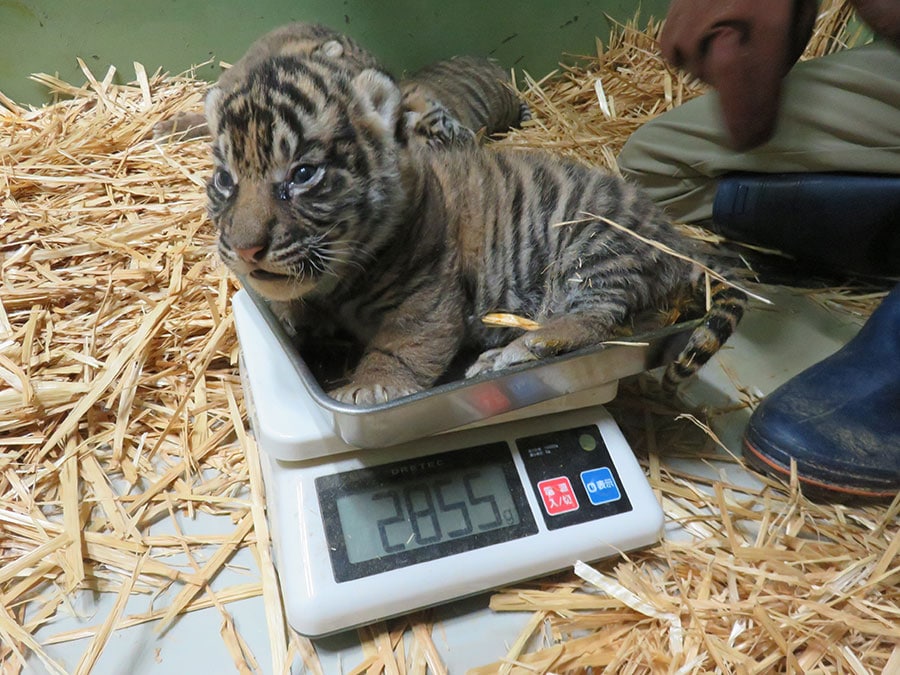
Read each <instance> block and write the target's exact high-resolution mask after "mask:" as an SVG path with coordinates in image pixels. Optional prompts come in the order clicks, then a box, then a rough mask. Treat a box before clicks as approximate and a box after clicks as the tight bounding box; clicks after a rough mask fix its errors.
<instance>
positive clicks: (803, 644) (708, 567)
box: [0, 3, 900, 673]
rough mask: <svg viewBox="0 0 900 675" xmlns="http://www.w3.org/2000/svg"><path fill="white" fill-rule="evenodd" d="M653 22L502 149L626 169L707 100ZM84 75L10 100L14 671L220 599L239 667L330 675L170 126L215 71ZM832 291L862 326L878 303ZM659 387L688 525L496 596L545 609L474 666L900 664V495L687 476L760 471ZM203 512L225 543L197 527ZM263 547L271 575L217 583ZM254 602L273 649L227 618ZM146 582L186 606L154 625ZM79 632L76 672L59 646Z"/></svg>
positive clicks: (208, 234) (423, 662) (578, 68)
mask: <svg viewBox="0 0 900 675" xmlns="http://www.w3.org/2000/svg"><path fill="white" fill-rule="evenodd" d="M847 16H848V12H847V10H846V8H845V7H844V6H843V4H842V3H833V4H832V5H829V7H828V9H827V11H825V12H824V14H823V17H822V20H821V21H820V24H819V29H818V31H817V34H816V39H815V40H814V42H813V44H812V45H811V47H810V49H811V51H812V52H813V53H817V54H820V53H824V52H825V51H827V50H830V49H833V48H840V47H841V46H842V45H841V41H842V40H845V39H846V36H847V29H846V25H847ZM656 30H657V27H656V26H655V25H649V26H648V27H646V28H645V29H643V30H637V29H635V28H634V27H633V26H628V27H620V29H618V30H617V31H616V34H615V36H614V37H613V39H612V40H611V42H610V44H609V45H606V46H603V47H600V48H599V49H598V56H596V57H591V58H582V59H579V60H578V62H577V65H575V66H571V67H567V68H566V69H564V70H563V71H562V72H560V73H556V74H554V75H553V76H551V77H548V78H545V79H544V80H542V81H540V82H536V81H533V80H527V81H526V82H524V83H523V82H520V83H519V84H520V87H522V88H523V89H524V90H525V91H526V95H527V96H528V98H529V101H530V103H531V105H532V107H533V109H534V110H535V117H536V121H535V122H534V123H532V124H531V125H530V126H528V127H527V128H526V129H523V130H521V131H519V132H516V133H515V134H513V135H511V136H510V137H509V138H508V139H506V140H505V141H503V142H506V143H510V144H516V145H539V146H542V147H549V148H552V149H555V150H557V151H560V152H563V153H566V154H571V155H575V156H578V157H580V158H582V159H586V160H587V161H590V162H594V163H596V164H603V165H607V166H609V167H611V168H614V165H615V160H614V158H615V154H616V152H617V151H618V149H619V147H620V146H621V144H622V142H624V139H625V138H626V137H627V135H628V134H629V133H630V132H631V131H633V130H634V129H635V128H636V127H637V126H638V125H640V124H641V123H642V122H644V121H646V120H647V119H649V118H650V117H652V116H654V115H656V114H658V113H659V112H661V111H663V110H665V109H667V108H669V107H671V106H673V105H677V104H678V103H679V102H681V101H682V100H686V99H688V98H690V97H691V96H694V95H696V94H697V93H698V92H699V90H700V88H699V86H698V85H697V84H696V83H693V82H691V81H688V80H685V79H684V78H683V77H681V76H679V75H677V74H676V73H674V72H671V71H669V70H667V69H666V68H664V67H663V66H662V62H661V61H660V60H659V57H658V56H657V52H656V47H655V41H654V37H653V36H654V35H655V33H656ZM84 71H85V75H86V77H87V82H86V83H85V84H84V85H83V86H79V87H75V86H72V85H70V84H68V83H65V82H61V81H59V80H57V79H55V78H53V77H49V76H38V77H39V79H40V80H41V81H43V82H44V83H45V84H46V85H47V86H48V87H49V88H50V89H51V90H52V91H54V92H56V93H57V94H58V98H59V100H58V102H56V103H55V104H53V105H49V106H45V107H43V108H40V109H37V110H32V109H24V108H21V107H19V106H18V105H16V104H15V103H13V102H12V101H10V100H8V99H6V98H5V97H2V95H0V106H2V107H0V264H2V268H0V269H2V287H0V670H2V672H4V673H14V672H19V671H20V670H21V669H22V668H23V663H24V659H26V658H27V659H28V660H29V662H30V663H32V664H35V666H36V667H38V668H40V669H43V670H46V671H48V672H89V671H90V670H91V668H92V666H93V665H94V664H95V663H96V661H97V659H98V657H99V656H100V654H101V653H102V651H103V649H104V647H105V645H106V644H107V642H108V640H109V639H110V636H111V635H112V634H113V632H114V631H116V630H117V629H119V628H122V627H125V626H132V625H136V624H140V623H151V624H153V625H154V626H155V627H156V629H157V630H159V631H164V630H168V629H172V630H177V629H178V625H177V622H178V617H179V616H180V615H181V614H183V613H185V612H191V611H194V610H197V609H200V608H206V607H216V608H217V609H218V611H219V612H220V614H221V617H222V628H221V635H222V641H223V645H224V647H225V648H226V649H227V650H228V653H229V654H230V655H231V657H232V658H233V660H234V663H235V668H236V670H238V671H240V672H253V671H265V672H284V671H286V670H287V669H288V668H289V667H290V664H292V663H294V664H299V663H302V664H304V665H305V667H306V668H307V669H308V671H309V672H313V673H317V672H322V669H321V665H320V664H319V662H318V658H317V656H316V653H315V647H314V645H313V644H312V643H310V642H309V641H307V640H305V639H304V638H301V637H299V636H297V635H295V634H293V633H292V632H291V631H290V629H289V628H288V627H287V626H286V624H285V621H284V616H283V613H282V610H281V605H280V601H279V596H278V593H279V591H278V587H277V582H276V577H275V572H274V569H273V567H272V562H271V557H270V554H269V550H268V532H267V529H266V522H265V503H264V496H263V490H262V485H261V482H260V478H259V472H258V465H257V462H256V457H257V448H256V446H255V444H254V443H253V440H252V438H250V437H249V436H248V432H247V431H246V430H245V427H246V417H245V412H244V409H243V403H242V395H241V389H240V386H239V380H238V376H237V369H236V363H237V349H238V346H237V341H236V337H235V332H234V325H233V320H232V316H231V313H230V307H229V297H230V295H231V294H232V292H233V291H234V290H235V288H236V283H235V281H234V280H233V279H231V278H230V277H229V276H228V275H227V273H226V271H225V270H224V268H223V267H222V266H221V265H220V264H219V263H218V261H217V260H216V257H215V254H214V246H213V241H214V238H213V232H212V229H211V226H210V224H209V222H208V221H207V219H206V216H205V210H204V201H205V196H204V190H203V186H204V180H205V176H206V174H207V173H208V170H209V164H210V162H209V157H208V153H207V148H206V146H205V144H204V142H203V141H190V142H168V143H162V144H154V143H153V142H152V141H151V140H148V136H149V134H150V133H151V130H152V127H153V125H154V123H156V122H157V121H159V120H161V119H163V118H164V117H166V116H169V115H172V114H174V113H175V112H177V111H180V110H195V109H197V108H198V107H199V106H200V102H201V99H202V96H203V91H204V88H205V83H203V82H200V81H198V80H196V79H194V78H193V77H191V76H190V75H185V76H180V77H171V76H165V75H160V74H157V75H154V76H152V77H148V76H147V75H146V73H145V72H144V69H143V68H142V67H140V66H139V65H138V64H136V80H135V82H133V83H131V84H128V85H117V84H113V82H112V80H113V78H112V73H111V72H110V73H108V74H107V76H106V77H105V78H104V79H102V80H98V79H96V78H95V77H94V75H92V74H91V73H90V72H89V71H88V70H87V68H84ZM598 78H599V79H600V80H601V82H602V95H601V98H602V99H603V101H604V103H605V106H606V108H607V111H608V112H604V111H603V110H602V109H601V105H600V104H599V102H598V101H599V99H598V94H599V88H598V87H597V86H596V82H597V80H598ZM698 234H699V233H698ZM844 296H846V297H847V298H849V299H848V300H847V301H846V302H844V301H842V298H843V297H844ZM820 297H821V299H822V301H823V302H828V303H832V304H834V303H837V304H839V305H840V306H841V307H843V308H844V309H845V310H846V311H854V312H858V313H860V314H863V315H865V314H866V313H867V312H868V311H869V310H870V309H871V306H872V305H873V304H874V303H875V302H877V300H878V297H879V295H878V294H875V295H874V296H873V297H871V298H870V297H867V296H862V295H860V294H858V293H852V292H851V293H846V292H845V293H843V294H842V295H841V294H838V293H837V292H831V293H822V294H820ZM641 387H642V383H641V381H637V382H633V383H630V384H629V386H627V387H624V388H623V392H622V394H621V395H620V397H619V398H618V399H617V401H616V402H615V405H614V413H615V414H616V416H617V417H618V419H619V421H620V423H621V424H622V425H623V428H624V430H625V431H626V434H627V435H628V436H629V437H630V440H631V442H632V444H633V445H634V447H635V449H636V451H637V453H638V454H639V456H640V457H641V460H642V462H643V463H644V464H645V466H646V468H647V471H648V473H649V475H650V479H651V482H652V485H653V487H654V488H655V490H656V491H657V494H658V495H659V497H660V499H661V500H662V503H663V506H664V509H665V512H666V514H667V518H668V521H669V522H670V524H672V525H674V524H676V523H677V524H680V525H681V526H683V533H686V535H689V537H688V536H682V537H672V538H670V539H669V540H667V541H665V542H663V543H661V544H659V545H658V546H656V547H653V548H651V549H649V550H646V551H642V552H640V553H637V554H633V555H631V556H622V557H621V558H619V559H617V560H612V561H607V562H604V563H599V564H597V565H595V567H594V568H578V569H577V570H575V572H577V574H575V573H566V574H562V575H559V576H556V577H553V578H550V579H546V580H542V581H540V582H536V583H531V584H527V585H524V586H522V587H518V588H510V589H506V590H502V591H499V592H497V593H496V594H495V595H494V597H493V599H492V601H491V606H492V608H493V609H494V610H495V611H498V612H500V611H519V612H531V613H532V615H531V620H530V621H529V622H528V626H527V628H526V630H525V631H524V632H523V634H522V635H521V636H520V639H519V640H518V641H516V643H514V644H512V645H510V646H509V650H508V654H507V657H506V659H505V660H504V661H503V662H502V663H496V664H484V665H483V666H481V667H477V668H475V670H474V672H476V673H489V672H497V671H500V672H509V673H533V672H557V673H563V672H566V673H568V672H572V673H577V672H588V671H589V669H591V668H593V671H592V672H600V671H601V670H602V671H604V672H617V673H618V672H634V673H644V672H668V673H693V672H713V671H717V672H734V673H752V672H784V671H790V672H846V673H879V672H900V648H898V647H897V646H896V645H898V644H900V592H898V590H897V588H898V582H900V557H898V554H900V528H898V518H897V516H898V511H900V502H896V501H895V503H894V504H893V505H890V506H881V507H866V508H856V507H846V506H823V505H816V504H813V503H810V502H809V501H807V500H805V499H804V498H803V497H802V495H800V494H799V492H798V491H797V490H796V488H795V487H792V488H790V489H782V488H780V487H778V486H776V485H774V484H767V485H766V487H765V488H764V489H762V490H759V488H758V487H757V488H753V489H751V488H747V487H742V486H739V485H736V484H733V483H732V482H730V481H729V480H728V478H727V476H726V475H725V474H724V473H722V474H721V477H720V478H718V479H715V480H712V479H708V478H704V477H702V476H696V475H689V474H686V473H683V472H682V471H679V470H678V469H677V468H676V466H677V465H676V464H673V463H672V462H671V460H672V458H673V457H678V456H690V457H692V458H694V459H697V458H700V459H703V460H705V461H708V462H709V463H710V465H711V466H722V463H728V462H735V461H737V460H736V459H733V458H729V457H728V455H727V454H723V453H722V452H721V451H719V449H718V448H717V440H716V438H715V435H714V434H713V433H712V432H711V431H710V430H709V427H708V426H707V423H708V419H706V418H704V417H702V416H700V415H699V414H697V415H687V416H685V415H681V413H683V412H684V411H683V410H676V409H674V408H672V407H670V405H668V404H663V403H659V402H654V401H653V400H652V399H650V398H648V397H646V396H643V395H642V392H641V391H640V390H641ZM663 444H665V446H666V447H668V448H675V450H673V451H667V452H666V453H665V454H664V455H661V454H660V453H658V452H657V448H658V447H661V446H662V445H663ZM197 512H202V513H204V514H207V516H208V517H214V518H217V519H221V522H225V523H226V524H227V526H226V527H225V528H224V529H225V531H226V534H223V535H205V536H192V535H190V534H188V533H185V532H184V531H182V529H181V525H180V523H181V522H183V521H184V519H185V518H188V519H190V518H191V517H192V516H193V515H194V514H195V513H197ZM160 524H168V526H169V528H168V530H167V531H169V532H171V531H173V530H174V532H175V534H158V532H159V531H160V530H159V529H158V528H157V526H158V525H160ZM670 529H671V528H670ZM240 550H243V551H249V552H250V553H252V557H253V558H254V559H255V560H256V562H257V563H258V571H257V572H255V573H254V574H253V575H251V576H250V581H248V582H246V583H237V584H233V585H225V586H224V587H223V585H222V584H221V583H216V582H217V579H218V578H219V577H220V575H221V573H222V571H223V570H224V569H225V568H227V567H228V565H229V561H230V560H232V559H233V556H234V555H235V553H236V552H237V551H240ZM79 591H93V592H96V593H101V594H111V597H114V598H115V602H114V603H113V607H112V610H111V611H110V613H109V614H108V615H107V616H98V617H96V623H95V624H94V625H93V626H90V627H88V628H86V629H84V630H79V631H77V632H62V633H60V632H58V631H57V632H54V631H53V623H54V622H55V620H56V619H57V618H58V617H59V616H60V615H64V614H66V613H68V612H70V611H71V606H70V604H71V602H72V598H73V597H74V594H75V593H77V592H79ZM164 591H165V592H166V595H165V596H162V595H161V594H162V593H163V592H164ZM257 596H262V597H263V599H264V602H265V607H266V613H267V621H268V624H269V625H268V628H269V639H270V643H271V644H270V646H271V652H272V657H271V658H272V661H271V663H268V662H266V663H258V662H257V661H256V660H255V658H254V656H253V654H252V653H251V651H250V649H249V648H248V646H247V643H246V642H245V640H244V639H243V638H242V637H241V634H240V630H239V627H238V626H236V624H235V623H234V621H233V620H232V618H231V615H230V613H229V604H230V603H231V602H234V601H237V600H240V599H245V598H251V597H257ZM135 597H143V598H148V599H150V598H155V597H165V598H166V599H167V600H166V603H164V604H162V605H161V606H160V605H159V603H157V605H154V604H152V603H149V602H147V603H145V605H146V606H148V607H150V609H148V610H147V611H145V612H137V613H132V611H133V610H132V606H133V605H132V604H131V603H129V602H128V601H129V600H130V599H132V598H135ZM433 630H435V631H439V630H440V628H439V626H435V625H433V624H432V623H431V619H430V618H429V614H428V613H420V614H416V615H413V616H411V617H407V618H404V619H398V620H394V621H391V622H388V623H386V624H376V625H375V626H372V627H370V628H366V629H362V630H360V631H359V639H360V642H361V645H362V648H363V654H364V660H363V661H362V662H361V663H359V664H344V665H345V666H346V668H347V670H348V671H349V672H354V673H362V672H366V673H381V672H385V673H402V672H410V673H425V672H426V671H428V672H434V673H440V672H445V671H446V668H445V666H444V665H443V663H442V659H441V655H440V652H439V650H438V649H437V648H436V647H435V644H434V642H433V641H432V631H433ZM37 635H40V639H38V638H37V637H36V636H37ZM404 635H405V637H404ZM74 640H77V641H78V642H77V644H78V645H80V648H81V650H82V651H81V654H82V656H81V658H80V660H79V661H78V663H60V662H58V661H55V660H54V659H53V657H52V656H51V655H50V654H48V645H50V644H56V643H59V642H64V641H74ZM452 648H453V646H452V645H451V649H452ZM473 665H474V664H473Z"/></svg>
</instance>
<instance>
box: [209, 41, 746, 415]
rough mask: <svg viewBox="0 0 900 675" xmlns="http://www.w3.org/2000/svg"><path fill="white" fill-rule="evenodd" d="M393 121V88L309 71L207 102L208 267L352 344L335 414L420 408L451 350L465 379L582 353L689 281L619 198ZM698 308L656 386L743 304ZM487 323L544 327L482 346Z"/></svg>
mask: <svg viewBox="0 0 900 675" xmlns="http://www.w3.org/2000/svg"><path fill="white" fill-rule="evenodd" d="M279 88H283V89H284V91H283V92H282V91H280V90H279ZM286 100H290V101H302V105H299V104H298V105H294V106H290V107H286V106H284V105H279V102H280V101H286ZM403 115H404V112H403V106H402V95H401V91H400V89H399V88H398V87H397V85H396V84H395V83H394V81H393V80H392V79H391V78H390V77H389V76H388V75H386V74H385V73H383V72H380V71H379V70H377V69H366V70H363V71H362V72H357V73H351V72H348V71H347V69H344V68H341V67H340V65H339V64H335V62H334V60H333V59H327V58H322V57H319V56H317V55H315V54H313V55H310V56H306V57H301V56H296V57H291V58H278V59H270V60H265V61H263V62H260V63H258V64H256V65H254V67H253V68H252V69H250V70H249V71H248V73H247V74H246V77H245V80H244V81H242V82H238V83H235V86H234V87H233V88H232V90H231V91H230V92H229V93H228V95H225V96H216V95H215V94H213V95H212V96H211V97H210V98H209V99H208V101H207V118H208V120H209V124H210V129H211V131H212V134H213V144H212V145H213V154H214V158H215V170H214V173H213V176H212V179H211V180H210V183H209V187H208V195H209V211H210V215H211V217H212V219H213V221H214V222H215V223H216V225H217V227H218V233H219V238H218V246H219V252H220V255H221V256H222V258H223V260H224V261H225V263H226V264H227V265H228V266H229V267H230V268H231V269H232V270H233V271H234V272H235V273H237V274H238V275H240V276H241V277H242V278H244V279H245V280H246V283H248V284H249V285H250V286H252V287H253V288H254V289H255V290H256V291H257V292H258V293H260V294H261V295H262V296H263V297H265V298H267V299H268V300H269V301H270V303H271V305H272V306H273V308H274V309H275V310H276V312H277V313H278V314H279V316H280V317H281V318H282V320H283V321H284V322H285V323H286V324H287V325H288V326H289V327H293V328H294V329H296V331H297V332H298V333H300V334H301V335H303V334H307V333H312V332H314V333H321V332H322V331H323V329H325V328H327V327H328V326H329V325H336V326H339V327H340V328H342V329H343V330H345V331H347V332H349V333H351V334H353V335H354V336H355V337H356V338H357V339H358V340H359V342H360V343H361V344H362V345H364V353H363V356H362V358H361V360H360V362H359V364H358V365H357V366H356V368H355V370H354V372H353V373H352V376H351V378H350V383H349V384H347V385H346V386H343V387H340V388H338V389H336V390H334V391H332V392H330V393H331V395H332V396H334V397H335V398H337V399H339V400H341V401H344V402H347V403H354V404H358V405H371V404H377V403H381V402H385V401H388V400H391V399H395V398H397V397H401V396H404V395H407V394H411V393H413V392H417V391H421V390H423V389H426V388H428V387H430V386H431V385H432V384H433V383H434V382H435V380H436V379H437V378H438V377H439V376H440V375H441V374H442V373H443V372H444V371H445V369H446V368H447V367H448V365H449V364H450V362H451V360H452V359H453V358H454V356H455V355H456V354H457V353H458V352H459V351H460V350H461V349H462V348H464V347H474V348H476V349H478V350H480V351H482V355H481V357H480V358H479V359H478V360H477V361H476V362H475V363H474V364H473V365H472V367H471V368H470V371H469V374H470V375H477V374H479V373H483V372H487V371H490V370H495V369H500V368H505V367H508V366H511V365H514V364H518V363H523V362H527V361H531V360H535V359H540V358H543V357H547V356H551V355H555V354H560V353H564V352H568V351H572V350H575V349H578V348H581V347H585V346H588V345H596V344H599V343H601V342H602V341H604V340H606V339H608V338H609V337H611V336H612V335H613V334H614V332H615V331H616V329H617V328H618V327H620V326H621V325H623V324H625V323H626V322H628V321H629V319H630V318H631V317H633V316H634V315H636V314H637V313H639V312H642V311H643V310H646V309H655V308H658V307H660V306H663V305H665V304H666V303H667V301H668V300H670V299H671V298H673V297H674V296H676V295H677V296H683V295H685V294H686V293H685V292H686V291H690V289H691V288H692V287H693V286H694V285H695V284H696V282H697V281H698V279H699V278H700V276H701V270H700V268H699V267H698V266H696V265H695V264H693V263H691V262H688V261H686V260H685V258H683V257H677V256H674V255H672V254H670V253H667V252H664V251H662V250H660V248H658V247H657V246H653V245H651V244H650V243H647V241H649V240H653V241H655V242H658V243H660V244H663V245H664V246H666V247H668V248H669V249H673V250H674V251H677V252H680V253H682V254H691V252H692V251H691V249H692V248H693V247H692V245H691V244H690V242H689V241H688V240H687V239H686V238H684V237H682V236H680V235H679V234H678V233H677V231H676V230H675V229H674V228H673V227H672V226H671V225H670V223H669V222H668V221H667V219H666V218H665V216H664V215H663V213H662V212H661V211H660V210H659V209H657V208H656V207H655V206H654V205H653V204H652V203H651V202H650V201H649V200H648V199H647V198H645V197H644V196H643V195H642V194H640V193H639V192H638V191H637V190H635V189H634V188H633V187H631V186H629V185H628V184H626V183H624V182H623V181H621V180H619V179H617V178H615V177H613V176H610V175H608V174H606V173H604V172H601V171H598V170H597V169H595V168H592V167H588V166H585V165H582V164H579V163H575V162H572V161H569V160H566V159H562V158H560V157H557V156H555V155H552V154H549V153H541V152H527V153H526V152H520V151H515V150H509V149H502V148H500V149H496V150H489V149H486V148H484V147H481V146H478V145H476V144H472V143H469V144H464V145H461V146H453V147H450V148H446V149H444V150H442V151H440V152H437V151H434V150H432V149H430V148H429V147H428V146H427V145H426V144H422V143H416V142H412V141H411V140H410V137H409V135H408V133H407V126H406V125H404V124H403V123H402V117H403ZM610 223H615V224H616V226H613V225H611V224H610ZM620 228H625V230H626V231H623V230H622V229H620ZM712 300H713V304H712V308H711V309H710V311H709V313H708V315H707V317H706V321H705V323H704V324H703V325H702V326H701V327H700V328H698V329H697V330H696V331H695V332H694V333H693V335H692V336H691V338H690V341H689V344H688V345H687V347H686V348H685V350H684V351H683V352H682V354H681V355H680V356H679V357H678V358H677V360H676V361H675V362H674V363H673V364H672V365H671V366H670V367H669V369H668V370H667V373H666V377H665V380H666V382H667V383H668V384H669V385H670V386H674V385H676V384H677V383H678V382H679V381H680V380H681V379H683V378H685V377H687V376H689V375H690V374H691V373H693V372H694V371H696V370H697V368H699V367H700V366H701V365H702V364H703V363H704V362H705V361H706V360H707V359H708V358H709V357H710V356H711V355H712V354H713V353H714V352H715V351H716V350H717V349H718V348H719V347H720V346H721V344H722V343H723V342H724V341H725V339H727V337H728V336H729V335H730V334H731V332H732V330H733V329H734V326H735V325H736V323H737V321H738V320H739V319H740V317H741V314H742V312H743V309H744V304H745V301H746V296H745V295H744V294H743V293H742V292H741V291H739V290H736V289H733V288H731V287H728V286H725V285H723V286H721V287H719V288H717V289H716V290H715V292H714V294H713V298H712ZM496 311H505V312H512V313H515V314H518V315H522V316H526V317H529V318H532V319H534V320H535V321H537V322H538V323H539V324H540V328H539V329H538V330H535V331H532V332H529V333H525V334H521V333H517V332H515V331H512V330H509V329H504V330H497V329H489V328H486V327H485V326H484V325H483V323H482V321H481V318H482V316H484V315H485V314H487V313H490V312H496Z"/></svg>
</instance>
